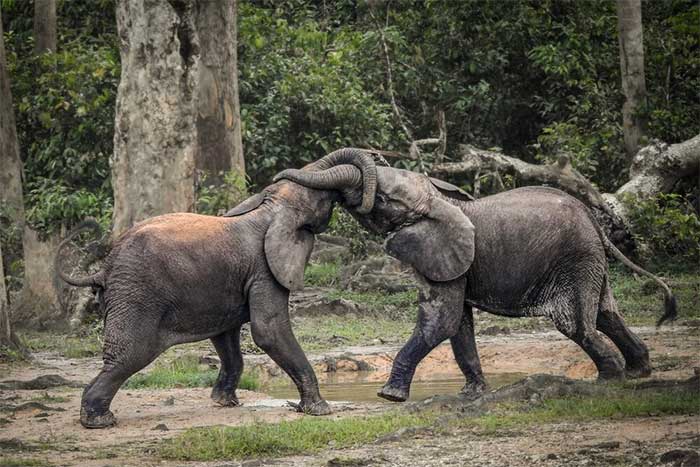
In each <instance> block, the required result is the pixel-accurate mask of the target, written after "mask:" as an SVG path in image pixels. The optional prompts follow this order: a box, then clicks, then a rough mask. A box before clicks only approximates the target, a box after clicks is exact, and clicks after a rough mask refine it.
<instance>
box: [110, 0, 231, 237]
mask: <svg viewBox="0 0 700 467" xmlns="http://www.w3.org/2000/svg"><path fill="white" fill-rule="evenodd" d="M235 18H236V12H235V3H234V2H233V1H232V0H221V1H217V2H196V1H194V0H178V1H175V0H171V1H166V0H155V1H147V0H121V1H120V2H119V3H118V5H117V26H118V31H119V36H120V38H121V58H122V76H121V82H120V84H119V90H118V97H117V108H116V125H115V134H114V158H113V161H112V184H113V187H114V229H113V235H115V236H117V235H119V234H120V233H122V232H123V231H124V230H126V229H128V228H129V227H131V226H132V225H133V224H134V223H136V222H139V221H141V220H143V219H146V218H148V217H152V216H155V215H159V214H163V213H168V212H176V211H191V210H192V209H193V206H194V201H195V191H194V186H195V176H196V172H195V169H201V170H204V171H207V172H210V173H214V174H217V173H218V172H220V171H228V170H231V169H237V170H239V171H242V170H243V155H242V145H241V136H240V117H239V110H238V95H237V94H238V92H237V91H238V89H237V79H236V49H235Z"/></svg>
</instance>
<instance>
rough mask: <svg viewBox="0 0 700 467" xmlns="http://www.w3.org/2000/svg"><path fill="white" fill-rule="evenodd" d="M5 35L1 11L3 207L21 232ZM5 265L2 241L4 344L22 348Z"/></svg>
mask: <svg viewBox="0 0 700 467" xmlns="http://www.w3.org/2000/svg"><path fill="white" fill-rule="evenodd" d="M4 38H5V36H4V32H3V29H2V11H1V10H0V210H2V211H3V212H5V213H6V215H7V217H8V219H9V221H10V222H11V223H12V224H13V225H14V227H15V228H17V229H18V231H19V232H21V231H22V230H21V229H22V227H23V226H24V203H23V202H22V170H21V166H20V159H19V146H18V144H17V128H16V126H15V113H14V109H13V108H12V92H11V91H10V77H9V75H8V71H7V60H6V59H5V41H4ZM7 227H9V226H0V228H7ZM4 267H5V262H4V261H3V249H2V242H0V346H4V347H8V348H11V349H19V348H20V343H19V340H17V338H16V337H15V335H14V333H13V332H12V325H11V321H10V303H9V300H8V295H7V287H6V285H5V270H4Z"/></svg>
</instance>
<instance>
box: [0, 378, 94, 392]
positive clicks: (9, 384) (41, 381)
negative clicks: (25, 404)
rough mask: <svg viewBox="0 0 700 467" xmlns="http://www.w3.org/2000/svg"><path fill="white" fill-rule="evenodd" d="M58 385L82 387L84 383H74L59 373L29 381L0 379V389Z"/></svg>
mask: <svg viewBox="0 0 700 467" xmlns="http://www.w3.org/2000/svg"><path fill="white" fill-rule="evenodd" d="M59 386H68V387H71V388H82V387H83V386H84V384H80V383H76V382H75V381H69V380H67V379H65V378H64V377H63V376H60V375H42V376H38V377H36V378H34V379H31V380H29V381H18V380H7V381H0V389H23V390H39V389H51V388H55V387H59Z"/></svg>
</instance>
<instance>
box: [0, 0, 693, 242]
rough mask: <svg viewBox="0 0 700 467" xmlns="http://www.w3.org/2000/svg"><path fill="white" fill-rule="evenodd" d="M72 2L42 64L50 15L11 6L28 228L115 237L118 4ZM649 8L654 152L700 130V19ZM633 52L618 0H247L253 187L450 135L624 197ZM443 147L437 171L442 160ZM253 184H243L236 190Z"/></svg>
mask: <svg viewBox="0 0 700 467" xmlns="http://www.w3.org/2000/svg"><path fill="white" fill-rule="evenodd" d="M57 5H58V7H57V8H58V11H57V19H58V21H57V22H58V26H57V31H58V39H57V44H58V46H57V51H56V52H55V53H47V54H38V55H35V54H32V47H33V40H34V39H33V34H32V15H33V5H32V2H28V1H22V0H2V10H3V15H2V18H3V26H4V31H5V37H4V39H5V46H6V50H7V60H8V68H9V72H10V81H11V85H12V94H13V99H14V107H15V109H14V110H15V118H16V122H17V130H18V138H19V148H20V157H21V160H22V162H23V170H24V173H23V176H24V183H23V190H24V196H25V209H26V218H27V222H28V224H29V225H30V226H32V227H33V228H35V229H37V230H39V231H41V232H45V233H50V232H52V231H57V230H58V229H59V228H60V226H62V225H64V226H71V225H74V224H76V223H77V222H79V221H80V220H82V219H83V218H85V217H86V216H94V217H97V218H98V219H101V221H102V223H103V224H104V225H105V226H107V225H109V223H110V221H111V217H112V207H113V201H112V186H111V180H110V165H109V160H110V157H111V155H112V153H113V150H114V148H113V144H114V143H113V138H114V115H115V104H116V94H117V85H118V83H119V76H120V55H119V37H118V34H117V28H116V20H115V3H114V1H112V0H93V1H90V2H70V1H59V2H58V4H57ZM642 9H643V14H642V19H643V27H644V60H645V75H646V88H647V98H646V105H645V106H644V107H643V108H641V109H639V112H640V113H641V114H643V117H644V120H645V121H646V130H645V135H646V137H645V139H644V141H643V143H646V142H648V141H650V140H651V139H657V140H660V141H663V142H665V143H669V144H672V143H678V142H681V141H684V140H687V139H689V138H691V137H693V136H694V135H696V134H698V133H700V120H698V118H697V116H698V115H700V99H698V92H697V90H698V89H700V53H699V52H700V48H699V44H698V42H699V38H700V7H698V5H697V2H694V1H690V0H688V1H682V0H664V1H653V2H652V1H648V2H643V4H642ZM618 56H619V44H618V30H617V12H616V7H615V2H600V1H576V2H571V1H556V0H544V1H538V2H529V1H518V2H515V1H514V2H510V3H509V6H508V8H503V2H501V1H488V0H481V1H474V2H442V1H421V2H382V1H379V2H376V1H371V2H358V1H353V0H339V1H335V2H319V1H311V0H288V1H269V0H267V1H266V0H258V1H241V2H240V3H239V6H238V67H239V83H240V85H239V86H240V106H241V111H240V112H241V120H242V134H243V146H244V155H245V161H246V162H245V163H246V173H247V177H248V185H249V188H250V189H251V190H253V191H254V190H256V189H258V188H259V187H262V186H264V185H265V184H267V183H268V182H269V180H270V178H271V176H272V175H273V174H275V173H276V172H278V171H279V170H282V169H284V168H287V167H299V166H302V165H303V164H305V163H307V162H309V161H312V160H315V159H317V158H318V157H320V156H322V155H324V154H326V153H328V152H329V151H331V150H333V149H335V148H338V147H342V146H358V147H367V148H376V149H382V150H385V151H394V152H396V153H399V154H401V153H403V154H405V153H407V152H408V146H409V144H410V143H411V141H412V140H418V139H421V138H437V137H438V133H440V132H444V133H445V134H446V138H445V142H446V147H445V148H443V149H444V151H443V152H444V158H445V159H446V160H451V159H454V160H457V159H458V158H459V156H458V147H459V145H461V144H469V145H472V146H475V147H480V148H491V149H494V150H497V151H499V150H500V151H503V152H505V153H507V154H510V155H512V156H515V157H518V158H520V159H522V160H524V161H527V162H533V163H546V162H553V161H555V160H556V158H557V157H558V155H559V154H561V153H566V154H567V157H568V158H569V159H570V161H571V164H572V165H573V167H574V168H575V169H577V170H578V171H580V172H581V173H582V174H583V175H584V176H585V177H587V178H588V179H589V180H590V181H591V182H593V184H594V185H595V186H597V187H598V188H599V189H600V190H601V191H611V190H614V189H615V188H616V187H618V186H620V185H621V184H622V183H624V181H626V180H627V179H628V167H629V160H628V159H627V158H626V157H625V152H624V148H623V137H622V115H621V109H622V101H623V96H622V93H621V89H620V81H621V76H620V63H619V58H618ZM432 149H433V148H427V150H425V151H424V152H423V155H422V156H423V157H422V160H421V161H420V163H421V164H426V165H427V166H428V167H429V166H430V165H431V164H432V163H433V162H435V158H436V157H442V154H438V152H440V151H438V150H433V151H432V152H431V150H432ZM391 162H392V163H394V164H396V165H398V166H403V167H406V168H416V165H417V164H418V161H416V160H411V159H409V158H397V159H392V160H391ZM421 168H423V167H421ZM235 183H240V182H239V181H237V180H236V178H235V177H228V178H225V180H224V182H223V187H224V189H225V188H226V185H227V184H235ZM219 188H220V187H219V186H212V185H208V184H207V183H206V182H205V183H202V184H200V186H199V188H198V194H199V196H200V200H199V201H198V203H197V206H198V207H199V210H200V211H202V212H208V213H212V214H216V210H217V209H220V208H221V207H222V206H221V205H222V204H226V203H227V202H230V201H231V200H230V199H229V198H227V197H225V196H224V197H223V199H219V198H220V194H219V192H217V189H219ZM677 191H678V195H672V196H671V197H669V198H667V199H661V200H655V201H653V202H652V205H650V206H649V207H648V210H649V211H650V212H654V213H656V214H654V215H653V216H652V218H653V219H656V217H657V216H658V215H661V217H663V215H664V212H666V211H668V210H670V211H669V212H671V214H670V216H671V219H666V220H665V221H664V222H667V223H671V224H672V225H673V226H674V228H677V229H681V230H682V229H685V230H684V233H683V235H685V236H686V237H688V238H689V239H690V240H691V241H695V240H697V237H694V236H696V235H699V234H698V230H700V228H699V227H698V225H697V224H698V221H697V209H698V201H697V198H698V188H697V184H692V183H691V184H690V186H689V187H688V186H684V187H679V189H678V190H677ZM674 196H677V197H674ZM659 212H660V214H659ZM645 216H646V217H645ZM674 216H675V217H674ZM684 216H685V217H684ZM637 217H638V218H639V219H641V220H640V222H647V224H649V223H651V224H650V225H647V226H646V228H647V230H649V232H648V235H649V236H650V238H655V236H658V235H659V232H658V231H657V230H655V229H656V228H657V227H658V226H655V225H654V223H655V222H656V221H655V220H653V219H651V218H650V217H649V213H648V212H642V213H639V215H638V216H637ZM665 226H666V225H664V227H665ZM5 236H11V233H5ZM3 240H4V241H5V242H9V243H10V244H11V243H12V242H11V239H8V238H5V239H3ZM657 240H658V241H657V243H660V244H663V243H664V242H665V241H666V240H664V239H657ZM684 245H685V246H687V245H688V243H684ZM691 245H692V243H691ZM669 248H670V250H669V251H673V250H674V248H676V249H677V248H678V246H677V245H675V246H673V245H672V246H670V247H669ZM684 248H685V247H684ZM662 249H663V248H662Z"/></svg>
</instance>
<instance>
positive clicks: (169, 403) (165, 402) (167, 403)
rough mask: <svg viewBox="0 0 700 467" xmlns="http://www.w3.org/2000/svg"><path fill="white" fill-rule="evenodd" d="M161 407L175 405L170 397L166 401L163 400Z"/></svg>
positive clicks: (173, 399)
mask: <svg viewBox="0 0 700 467" xmlns="http://www.w3.org/2000/svg"><path fill="white" fill-rule="evenodd" d="M163 405H175V398H174V397H173V396H170V397H168V398H167V399H164V400H163Z"/></svg>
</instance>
